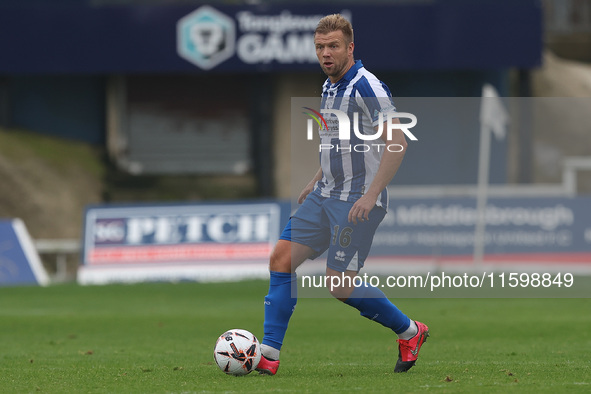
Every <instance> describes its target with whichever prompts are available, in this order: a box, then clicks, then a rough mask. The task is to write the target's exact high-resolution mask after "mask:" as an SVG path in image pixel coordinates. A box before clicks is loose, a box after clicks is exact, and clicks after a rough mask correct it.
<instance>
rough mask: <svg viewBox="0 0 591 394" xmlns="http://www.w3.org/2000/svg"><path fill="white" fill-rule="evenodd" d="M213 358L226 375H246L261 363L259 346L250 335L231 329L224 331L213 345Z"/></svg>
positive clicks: (246, 332)
mask: <svg viewBox="0 0 591 394" xmlns="http://www.w3.org/2000/svg"><path fill="white" fill-rule="evenodd" d="M213 358H214V359H215V362H216V364H217V365H218V367H220V369H221V370H222V371H224V372H225V373H227V374H228V375H234V376H240V375H247V374H249V373H251V372H252V371H254V369H255V368H256V367H257V366H258V365H259V361H261V345H260V344H259V341H258V339H257V338H256V337H255V336H254V335H252V333H250V332H248V331H246V330H241V329H238V328H237V329H233V330H229V331H226V332H225V333H223V334H222V335H220V337H219V338H218V340H217V341H216V343H215V348H214V351H213Z"/></svg>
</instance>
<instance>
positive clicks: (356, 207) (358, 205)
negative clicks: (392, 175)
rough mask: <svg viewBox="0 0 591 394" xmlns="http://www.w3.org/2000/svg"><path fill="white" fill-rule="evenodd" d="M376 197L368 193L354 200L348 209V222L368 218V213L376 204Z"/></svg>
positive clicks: (354, 222)
mask: <svg viewBox="0 0 591 394" xmlns="http://www.w3.org/2000/svg"><path fill="white" fill-rule="evenodd" d="M376 201H377V197H373V196H371V195H369V194H365V195H363V196H362V197H361V198H360V199H359V200H357V201H355V204H353V206H352V207H351V210H350V211H349V218H348V219H349V222H353V224H357V221H361V222H364V221H366V220H369V213H370V212H371V210H372V209H373V207H374V206H375V205H376Z"/></svg>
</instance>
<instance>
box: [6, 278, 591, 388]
mask: <svg viewBox="0 0 591 394" xmlns="http://www.w3.org/2000/svg"><path fill="white" fill-rule="evenodd" d="M266 291H267V282H266V281H247V282H239V283H218V284H200V283H180V284H167V283H156V284H139V285H110V286H99V287H81V286H77V285H73V284H70V285H59V286H51V287H48V288H38V287H19V288H0V390H1V391H2V392H7V393H8V392H10V393H15V392H16V393H19V392H22V393H25V392H29V393H30V392H47V393H66V392H67V393H71V392H89V393H165V392H166V393H192V392H196V393H199V392H294V393H295V392H312V393H315V392H339V393H340V392H347V393H349V392H360V393H365V392H423V391H433V392H442V393H444V392H506V391H510V392H563V391H570V392H589V391H591V313H590V312H591V299H400V300H397V301H396V304H397V305H398V306H399V307H400V308H401V309H402V310H403V311H406V312H407V313H409V314H410V315H411V317H412V318H415V319H418V320H421V321H423V322H425V323H427V324H428V325H429V327H430V330H431V337H430V338H429V340H428V341H427V343H426V344H425V345H424V347H423V349H422V350H421V354H420V357H419V360H418V362H417V365H416V366H415V367H414V368H413V369H411V370H410V372H408V373H406V374H395V373H393V372H392V371H393V367H394V363H395V359H396V357H397V350H396V349H397V348H396V344H395V342H394V340H395V338H394V335H393V333H392V332H391V331H389V330H387V329H385V328H383V327H381V326H379V325H378V324H376V323H373V322H370V321H369V320H367V319H364V318H362V317H360V316H359V315H358V313H357V312H356V311H354V310H352V309H351V308H349V307H348V306H346V305H343V304H341V303H339V302H338V301H335V300H332V299H318V298H302V299H300V300H299V302H298V305H297V308H296V311H295V314H294V316H293V317H292V322H291V325H290V327H289V330H288V332H287V337H286V340H285V344H284V348H283V351H282V361H281V367H280V369H279V373H278V374H277V375H276V376H259V375H257V374H254V373H252V374H250V375H247V376H244V377H233V376H227V375H225V374H223V373H222V372H221V371H220V370H219V369H218V368H217V366H216V365H215V363H214V362H213V356H212V349H213V345H214V342H215V340H216V339H217V337H218V336H219V335H220V334H221V333H222V332H224V331H225V330H227V329H231V328H244V329H247V330H250V331H252V332H253V333H254V334H255V335H257V336H258V337H259V338H260V337H262V322H263V297H264V295H265V294H266Z"/></svg>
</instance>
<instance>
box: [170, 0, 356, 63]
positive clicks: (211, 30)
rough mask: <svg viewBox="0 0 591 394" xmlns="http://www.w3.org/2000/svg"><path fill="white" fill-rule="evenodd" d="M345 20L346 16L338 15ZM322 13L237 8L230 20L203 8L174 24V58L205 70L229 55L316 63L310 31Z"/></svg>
mask: <svg viewBox="0 0 591 394" xmlns="http://www.w3.org/2000/svg"><path fill="white" fill-rule="evenodd" d="M341 13H342V14H343V15H344V16H345V17H346V18H347V19H349V20H350V19H351V13H350V12H349V11H347V10H343V11H342V12H341ZM322 17H323V15H311V14H293V13H292V12H291V11H290V10H282V11H280V12H279V13H277V14H271V15H269V14H258V13H257V14H255V13H253V12H252V11H248V10H240V11H237V12H236V13H235V14H234V15H233V16H229V15H226V14H224V13H222V12H220V11H218V10H216V9H215V8H213V7H210V6H207V5H206V6H202V7H199V8H198V9H196V10H195V11H193V12H192V13H190V14H188V15H186V16H185V17H183V18H181V19H180V20H179V21H178V23H177V51H178V54H179V56H181V57H182V58H183V59H185V60H188V61H189V62H191V63H193V64H195V65H196V66H198V67H200V68H202V69H204V70H209V69H212V68H214V67H216V66H217V65H218V64H220V63H222V62H224V61H226V60H228V59H230V58H231V57H232V56H234V54H235V55H236V57H237V58H238V60H239V61H241V62H242V63H244V64H268V63H271V62H277V63H279V64H290V63H293V64H302V63H308V64H315V63H317V62H318V59H317V58H316V50H315V48H314V30H315V29H316V26H317V24H318V21H319V20H320V19H321V18H322Z"/></svg>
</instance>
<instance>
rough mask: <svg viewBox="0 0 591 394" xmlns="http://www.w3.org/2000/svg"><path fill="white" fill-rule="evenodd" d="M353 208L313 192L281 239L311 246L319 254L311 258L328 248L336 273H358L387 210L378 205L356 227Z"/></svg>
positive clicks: (348, 203) (288, 224)
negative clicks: (353, 219)
mask: <svg viewBox="0 0 591 394" xmlns="http://www.w3.org/2000/svg"><path fill="white" fill-rule="evenodd" d="M352 206H353V203H352V202H347V201H341V200H337V199H334V198H327V197H322V196H321V195H320V194H319V193H318V192H316V191H314V192H312V193H310V194H309V195H308V197H307V198H306V200H305V201H304V203H303V204H302V206H300V207H299V208H298V210H297V211H296V213H295V214H294V215H293V216H292V217H291V218H290V219H289V222H288V223H287V225H286V226H285V229H284V230H283V232H282V233H281V236H280V239H283V240H287V241H292V242H297V243H299V244H302V245H306V246H309V247H310V248H312V249H313V250H314V251H315V252H316V253H315V254H314V255H313V256H311V258H312V259H315V258H316V257H318V256H320V255H321V254H322V253H324V251H325V250H327V249H328V255H327V259H326V265H327V266H328V267H329V268H332V269H334V270H335V271H339V272H345V271H359V270H360V269H361V268H362V267H363V263H364V262H365V259H366V258H367V255H368V254H369V250H370V248H371V243H372V242H373V236H374V234H375V232H376V229H377V228H378V225H379V224H380V223H381V221H382V220H383V219H384V216H386V210H385V209H384V208H381V207H378V206H375V207H374V208H373V209H372V210H371V212H370V213H369V220H366V221H363V222H361V221H357V224H353V223H350V222H349V221H348V216H349V211H350V210H351V207H352Z"/></svg>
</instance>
